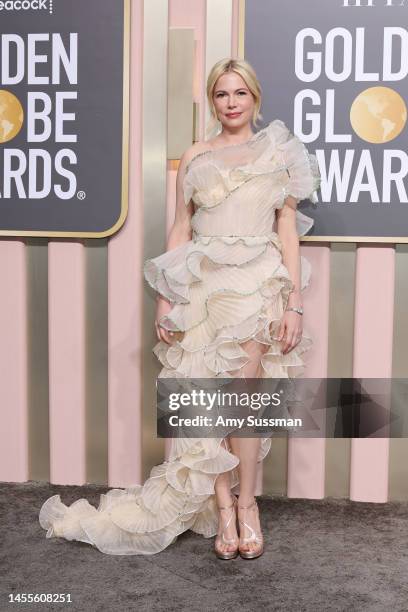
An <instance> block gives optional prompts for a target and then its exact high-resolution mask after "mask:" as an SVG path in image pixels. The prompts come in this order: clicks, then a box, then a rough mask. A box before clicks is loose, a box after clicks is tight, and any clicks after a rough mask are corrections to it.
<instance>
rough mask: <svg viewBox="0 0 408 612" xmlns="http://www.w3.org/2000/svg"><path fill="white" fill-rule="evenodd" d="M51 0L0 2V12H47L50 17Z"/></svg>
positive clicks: (7, 0) (10, 0)
mask: <svg viewBox="0 0 408 612" xmlns="http://www.w3.org/2000/svg"><path fill="white" fill-rule="evenodd" d="M52 5H53V0H0V11H48V12H49V13H51V15H52V9H53V6H52Z"/></svg>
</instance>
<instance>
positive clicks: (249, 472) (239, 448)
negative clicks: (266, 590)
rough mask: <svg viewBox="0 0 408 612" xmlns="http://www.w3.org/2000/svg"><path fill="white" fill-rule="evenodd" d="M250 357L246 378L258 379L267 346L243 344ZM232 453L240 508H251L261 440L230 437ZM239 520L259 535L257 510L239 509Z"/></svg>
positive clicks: (252, 545) (246, 534)
mask: <svg viewBox="0 0 408 612" xmlns="http://www.w3.org/2000/svg"><path fill="white" fill-rule="evenodd" d="M242 348H244V349H245V350H246V351H247V353H248V354H249V356H250V361H249V362H248V363H247V364H246V365H245V366H244V370H243V374H244V376H245V377H246V378H258V377H259V376H260V375H261V368H262V366H261V363H260V360H261V357H262V355H263V353H264V352H265V351H266V350H267V346H266V345H263V344H260V343H259V342H256V341H254V340H248V342H245V343H243V344H242ZM229 440H230V444H231V448H232V452H233V453H234V455H236V456H237V457H239V460H240V462H239V466H238V471H239V501H238V503H239V506H249V505H250V504H251V503H252V502H253V501H254V494H255V483H256V474H257V459H258V455H259V448H260V444H261V439H260V438H234V437H232V436H230V437H229ZM238 518H239V519H240V520H241V521H245V522H247V523H249V524H250V525H251V526H252V527H253V528H254V529H255V531H256V532H257V533H259V532H260V530H261V528H260V523H259V516H258V512H257V511H256V510H255V511H254V510H252V509H251V510H240V509H238ZM250 535H251V533H250V532H249V530H248V529H247V528H246V527H242V528H241V530H240V536H241V537H242V538H246V537H249V536H250ZM258 546H259V545H257V544H256V542H248V543H246V544H245V545H241V548H242V549H243V550H248V551H252V550H255V549H256V548H258Z"/></svg>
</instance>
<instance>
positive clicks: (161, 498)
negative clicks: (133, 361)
mask: <svg viewBox="0 0 408 612" xmlns="http://www.w3.org/2000/svg"><path fill="white" fill-rule="evenodd" d="M319 184H320V176H319V171H318V166H317V162H316V158H315V156H314V155H311V154H309V153H308V151H307V149H306V147H305V146H304V145H303V143H302V142H301V141H300V140H299V139H298V138H297V137H296V136H293V135H292V134H291V133H290V132H289V130H288V129H287V127H286V126H285V124H284V123H283V122H282V121H280V120H274V121H272V122H271V123H270V124H269V125H268V126H267V127H266V128H264V129H263V130H260V131H259V132H257V133H256V134H255V135H254V136H253V137H252V138H251V139H250V140H249V141H247V142H246V143H242V144H239V145H232V146H227V147H223V148H221V149H218V150H216V151H206V152H204V153H201V154H198V155H197V156H196V157H195V158H194V159H193V160H192V161H191V162H190V164H189V165H188V167H187V170H186V174H185V178H184V198H185V203H186V205H187V204H189V202H190V200H191V199H192V200H193V202H194V209H195V212H194V215H193V218H192V227H193V237H192V240H190V241H189V242H187V243H185V244H183V245H181V246H179V247H177V248H175V249H172V250H170V251H168V252H165V253H163V254H161V255H159V256H158V257H155V258H153V259H149V260H147V261H146V262H145V266H144V274H145V278H146V280H147V281H148V283H149V284H150V285H151V287H153V288H154V289H155V291H157V292H158V293H159V294H161V295H163V296H165V297H166V298H167V299H168V300H169V301H170V302H171V303H172V309H171V311H170V312H169V313H168V314H167V315H166V316H165V317H163V318H162V320H161V324H162V325H163V327H165V328H166V329H169V330H173V331H175V332H180V334H178V335H177V336H181V339H178V340H176V341H174V342H173V343H172V344H171V345H168V344H166V343H165V342H162V341H160V342H158V343H157V344H156V345H155V346H154V348H153V352H154V354H155V355H156V356H157V358H158V360H159V361H160V363H161V365H162V369H161V371H160V373H159V377H160V378H180V377H183V378H216V377H220V378H230V377H237V376H238V377H239V376H242V371H243V367H244V366H245V364H246V363H247V362H248V354H247V353H246V351H245V350H244V349H243V348H242V344H243V342H245V341H247V340H251V339H252V340H254V341H256V342H260V343H262V344H263V345H265V351H264V352H263V355H262V358H261V366H262V377H264V378H275V377H276V378H282V377H283V378H284V377H296V376H301V375H302V374H303V372H304V361H303V359H302V354H303V353H304V352H305V351H306V350H307V349H309V348H310V346H311V344H312V339H311V338H310V337H309V336H308V335H307V333H304V334H303V337H302V339H301V341H300V343H299V344H298V345H297V346H296V347H295V348H294V349H293V350H292V351H290V352H289V353H286V354H282V352H281V349H280V343H279V342H278V341H276V340H274V336H275V334H276V332H277V330H278V327H279V323H280V320H281V318H282V315H283V312H284V310H285V307H286V304H287V300H288V297H289V292H290V290H291V288H292V286H293V283H292V281H291V280H290V277H289V273H288V270H287V268H286V267H285V266H284V265H283V263H282V253H281V242H280V239H279V236H278V234H277V233H276V232H275V231H274V222H275V211H276V210H277V209H279V208H281V207H282V206H283V205H284V201H285V198H286V197H287V196H288V195H292V196H293V197H295V198H296V199H297V200H298V201H300V200H303V199H306V198H308V199H310V200H312V201H313V202H316V201H317V197H316V190H317V189H318V187H319ZM296 223H297V231H298V234H299V235H303V234H305V233H306V232H307V231H308V230H309V229H310V228H311V227H312V225H313V220H312V219H311V218H309V217H307V216H306V215H304V214H303V213H301V212H300V211H299V210H297V211H296ZM310 276H311V268H310V264H309V262H308V261H307V259H306V258H305V257H301V288H302V290H304V289H305V287H306V286H307V285H308V284H309V281H310ZM270 444H271V441H270V438H264V439H262V441H261V446H260V451H259V456H258V461H262V460H263V459H264V457H265V456H266V455H267V453H268V451H269V448H270ZM238 463H239V459H238V457H236V456H235V455H233V454H232V453H231V452H229V450H227V448H225V445H224V444H223V440H222V439H219V438H211V439H201V438H199V439H197V438H195V439H188V438H174V439H173V440H172V444H171V448H170V454H169V458H168V460H167V461H164V462H163V463H162V464H160V465H157V466H155V467H154V468H153V469H152V471H151V474H150V477H149V478H148V479H147V481H146V482H145V484H144V485H135V486H131V487H128V488H126V489H112V490H110V491H109V492H108V493H106V494H105V495H101V498H100V504H99V507H98V508H97V509H96V508H95V507H94V506H92V505H91V504H89V503H88V501H87V500H85V499H80V500H78V501H76V502H74V503H73V504H71V505H70V506H69V507H67V506H66V505H65V504H64V503H63V502H62V501H61V499H60V496H59V495H54V496H53V497H50V498H49V499H48V500H47V501H46V502H45V503H44V504H43V506H42V508H41V511H40V515H39V521H40V524H41V526H42V527H43V528H44V529H46V530H47V537H48V538H50V537H63V538H66V539H68V540H78V541H81V542H86V543H88V544H91V545H93V546H96V547H97V548H98V549H99V550H100V551H101V552H103V553H106V554H111V555H136V554H155V553H158V552H160V551H162V550H163V549H164V548H166V547H167V546H168V545H169V544H171V543H172V542H174V541H175V540H176V538H177V536H178V535H179V534H180V533H182V532H184V531H186V530H187V529H191V530H192V531H194V532H196V533H199V534H201V535H203V536H204V537H211V536H214V535H215V534H216V532H217V510H216V504H215V495H214V483H215V480H216V478H217V476H218V474H220V473H222V472H226V471H230V472H231V482H232V487H234V486H236V485H237V484H238V482H239V479H238V469H237V466H238Z"/></svg>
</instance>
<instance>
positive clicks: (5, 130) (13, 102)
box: [0, 89, 24, 143]
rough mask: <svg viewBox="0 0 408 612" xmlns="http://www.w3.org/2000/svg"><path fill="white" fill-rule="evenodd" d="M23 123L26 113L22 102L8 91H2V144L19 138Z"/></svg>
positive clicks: (0, 114)
mask: <svg viewBox="0 0 408 612" xmlns="http://www.w3.org/2000/svg"><path fill="white" fill-rule="evenodd" d="M23 121H24V111H23V107H22V106H21V103H20V100H19V99H18V98H17V97H16V96H15V95H14V94H12V93H10V92H9V91H7V90H6V89H0V143H3V142H8V141H9V140H12V138H14V137H15V136H17V134H18V133H19V131H20V130H21V128H22V125H23Z"/></svg>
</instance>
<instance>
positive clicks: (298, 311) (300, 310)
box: [286, 308, 303, 315]
mask: <svg viewBox="0 0 408 612" xmlns="http://www.w3.org/2000/svg"><path fill="white" fill-rule="evenodd" d="M286 310H294V311H295V312H297V313H298V314H300V315H302V314H303V308H286Z"/></svg>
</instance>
